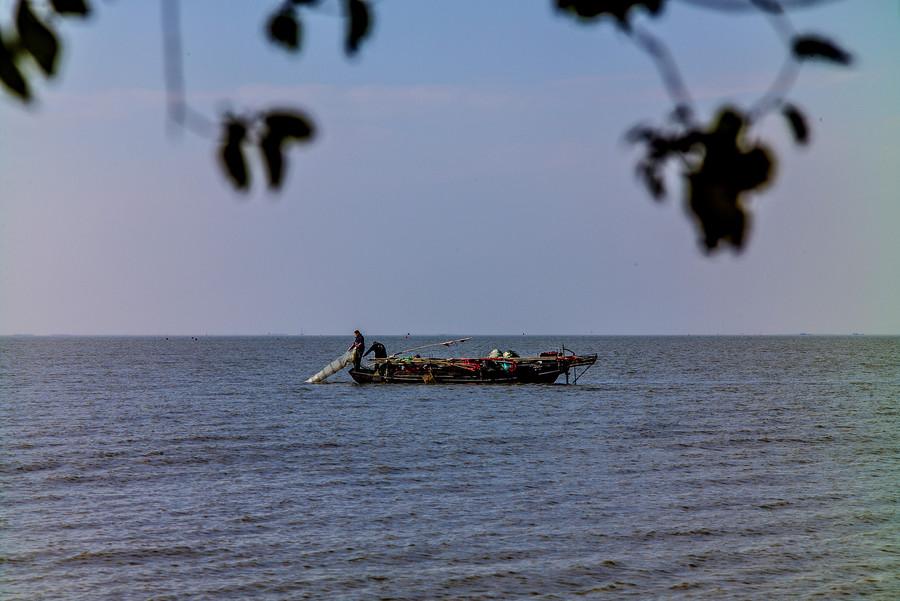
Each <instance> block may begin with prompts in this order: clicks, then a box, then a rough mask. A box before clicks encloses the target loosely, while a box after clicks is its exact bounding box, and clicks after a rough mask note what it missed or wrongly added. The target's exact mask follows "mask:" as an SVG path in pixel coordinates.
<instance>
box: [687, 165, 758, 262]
mask: <svg viewBox="0 0 900 601" xmlns="http://www.w3.org/2000/svg"><path fill="white" fill-rule="evenodd" d="M687 182H688V183H687V188H688V189H687V195H688V206H689V207H690V209H691V212H692V213H693V214H694V216H695V217H696V218H697V221H698V222H699V224H700V228H701V229H702V230H703V244H704V246H706V249H707V250H710V251H711V250H713V249H715V248H716V247H717V246H718V245H719V242H721V241H725V242H728V243H730V244H732V245H733V246H734V247H735V248H736V249H740V248H741V247H742V246H743V244H744V236H745V233H746V228H747V215H746V213H745V211H744V208H743V206H742V205H741V203H740V198H739V195H738V193H737V192H736V191H735V190H734V189H733V188H731V187H730V186H727V185H725V184H723V183H722V182H719V181H716V180H715V178H711V177H710V176H709V174H708V173H705V172H703V171H701V172H698V173H692V174H690V175H688V177H687Z"/></svg>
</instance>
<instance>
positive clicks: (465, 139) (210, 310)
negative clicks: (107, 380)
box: [0, 0, 900, 334]
mask: <svg viewBox="0 0 900 601" xmlns="http://www.w3.org/2000/svg"><path fill="white" fill-rule="evenodd" d="M11 4H12V3H11V2H0V9H2V12H0V14H2V15H4V18H7V16H8V15H9V13H10V6H11ZM276 4H277V3H276V2H270V3H266V2H252V3H251V2H245V3H227V9H223V8H222V7H223V6H226V4H225V3H221V2H215V1H213V0H206V1H203V0H195V1H193V2H183V5H184V6H183V10H182V27H183V33H184V50H185V71H186V77H187V86H188V92H189V99H190V101H191V102H192V104H194V105H195V106H196V107H197V108H198V109H200V110H202V111H204V112H205V113H207V114H209V115H210V116H211V117H216V116H217V115H218V114H219V113H220V112H221V111H223V110H226V109H228V108H232V109H236V110H249V109H257V108H264V107H267V106H271V105H279V106H299V107H303V108H304V109H305V110H307V111H308V112H309V113H310V114H311V115H312V116H313V117H314V118H315V120H316V122H317V124H318V126H319V128H320V136H319V137H318V139H317V140H316V142H315V143H314V144H312V145H310V146H308V147H305V148H302V149H298V150H296V151H294V152H292V153H291V155H290V161H291V169H290V172H289V175H288V178H287V182H286V185H285V187H284V190H283V191H282V193H281V194H279V195H272V194H270V193H268V192H266V191H265V190H264V189H263V186H262V184H263V182H262V178H261V177H260V175H261V174H260V172H259V171H257V172H256V175H257V178H256V181H255V184H256V185H255V187H254V192H252V193H251V194H250V195H247V196H243V195H239V194H236V193H234V192H232V191H231V190H230V188H229V187H228V185H227V184H226V182H225V181H224V179H223V178H222V177H221V174H220V173H219V171H218V167H217V166H216V164H215V162H214V156H213V153H214V146H215V144H214V142H213V141H212V140H207V139H203V138H198V137H195V136H193V135H192V134H190V133H184V132H182V133H181V134H178V133H177V132H175V133H174V134H173V132H172V130H171V128H170V127H168V126H167V124H166V121H165V108H164V102H163V101H164V90H163V77H162V73H163V69H162V49H161V32H160V25H159V24H160V15H159V6H158V4H157V3H156V2H130V3H129V2H116V3H100V2H97V3H95V5H96V11H95V14H94V16H93V18H92V19H90V20H89V21H88V22H86V23H74V24H67V25H65V26H63V36H64V39H65V55H64V58H63V63H62V69H61V70H62V75H61V77H60V78H59V79H58V80H56V81H53V82H51V83H50V84H48V85H42V86H39V89H38V93H37V95H38V96H39V98H40V101H39V103H38V105H37V106H36V107H34V108H28V109H23V108H22V107H21V106H20V105H18V104H17V103H15V102H14V101H12V100H9V99H7V98H3V99H0V131H2V136H3V138H2V142H0V170H2V171H0V174H2V181H3V190H2V193H0V333H5V334H14V333H35V334H53V333H68V334H175V333H184V334H254V333H269V332H272V333H288V334H296V333H300V332H301V331H302V332H304V333H307V334H313V333H344V332H348V331H352V330H353V329H354V328H356V327H359V328H360V329H363V330H364V331H367V332H372V333H400V332H403V333H405V332H414V333H437V332H454V333H518V332H527V333H535V334H537V333H596V334H606V333H608V334H629V333H633V334H653V333H660V334H682V333H694V334H716V333H749V334H757V333H760V334H769V333H795V332H811V333H849V332H865V333H894V334H896V333H900V266H898V265H900V261H898V259H900V236H897V235H896V229H897V224H898V223H900V208H898V200H900V175H898V173H897V164H898V160H900V152H898V150H900V149H898V145H900V85H898V83H897V74H898V73H900V7H898V3H897V2H895V1H893V0H871V1H870V0H866V1H865V2H859V1H851V0H845V1H837V2H831V3H826V4H825V5H823V6H821V7H817V8H813V9H807V10H798V11H795V12H792V14H791V16H792V19H793V21H794V24H795V26H796V28H797V29H798V30H800V31H813V32H822V33H827V34H830V35H831V36H832V37H833V38H835V39H836V40H837V41H839V42H840V43H841V44H842V45H844V46H845V47H847V48H849V49H851V50H852V51H853V52H854V54H855V56H856V57H857V59H858V60H857V62H856V64H855V66H854V68H853V69H851V70H839V69H834V68H828V67H824V66H818V65H811V66H809V67H808V68H805V69H804V70H803V71H802V73H801V76H800V80H799V82H798V84H797V86H796V88H795V90H794V93H793V94H792V97H793V98H794V99H795V100H796V101H797V102H798V104H800V105H801V106H802V107H804V108H805V109H806V110H807V112H808V114H809V115H810V117H811V121H812V125H813V144H812V145H811V146H810V147H808V148H803V149H797V148H795V147H794V146H793V144H792V143H791V142H790V139H789V136H788V134H787V132H786V131H785V129H784V126H783V124H782V123H781V122H780V121H779V120H778V118H776V117H772V118H770V119H769V120H768V121H767V122H765V123H764V124H762V126H761V128H760V129H759V130H758V134H759V135H760V136H761V137H763V138H764V139H765V140H766V142H767V143H769V144H771V145H772V146H773V147H774V148H775V149H776V151H777V153H778V155H779V157H780V159H781V160H780V163H779V172H778V177H777V180H776V183H775V185H774V186H773V187H772V188H771V189H770V190H769V191H767V192H766V193H765V194H762V195H760V196H758V197H756V198H754V199H753V200H752V201H751V204H752V207H753V214H754V223H753V230H752V233H751V239H750V243H749V247H748V248H747V250H746V251H745V252H744V253H743V254H741V255H738V256H736V255H734V254H732V253H729V252H725V253H720V254H718V255H716V256H714V257H711V258H710V257H706V256H704V255H703V254H702V253H701V252H700V250H699V247H698V245H697V232H696V231H695V229H694V227H693V225H692V223H691V222H690V221H689V219H688V217H687V216H686V214H685V212H684V209H683V204H682V199H681V197H680V191H679V188H678V186H677V181H676V180H674V179H673V181H672V188H673V191H674V193H673V194H672V195H671V197H670V198H669V200H668V201H667V202H666V203H663V204H656V203H654V202H653V201H651V200H650V199H649V197H648V196H647V194H646V193H645V191H644V190H643V189H642V187H641V186H640V184H639V183H638V182H637V181H636V180H635V178H634V162H635V160H636V158H637V153H636V151H635V149H632V148H629V147H628V146H627V145H625V144H624V143H623V141H622V138H623V133H624V132H625V131H626V130H627V129H628V128H629V127H630V126H631V125H633V124H635V123H637V122H641V121H658V120H660V119H661V118H662V116H663V115H664V114H665V113H666V112H667V111H668V110H669V108H670V106H669V103H668V101H667V99H666V97H665V94H664V92H663V89H662V87H661V85H660V83H659V80H658V76H657V73H656V71H655V70H654V68H653V66H652V64H651V62H650V61H649V60H648V59H647V57H646V56H645V55H643V54H642V53H641V52H640V51H639V50H638V49H637V48H635V47H634V46H633V45H632V44H631V43H629V42H628V40H627V39H625V38H624V36H623V35H622V34H621V33H619V32H617V31H616V30H615V28H614V27H612V26H611V25H610V24H608V23H607V24H601V25H599V26H598V25H595V26H582V25H579V24H577V23H575V22H573V21H571V20H570V19H568V18H565V17H563V16H560V15H558V14H556V13H555V12H554V11H553V10H552V9H551V3H550V2H549V1H545V0H530V1H527V2H526V1H522V0H495V1H492V2H483V1H475V0H472V1H460V2H453V3H448V2H423V1H415V0H383V1H382V2H379V3H377V4H376V5H375V12H376V25H375V31H374V35H373V36H372V38H371V39H370V40H368V41H367V42H366V43H365V44H364V46H363V48H362V51H361V53H360V55H359V56H358V57H356V58H354V59H349V60H348V59H347V58H346V57H344V56H343V52H342V28H343V22H342V21H341V19H340V18H339V16H338V14H337V12H336V9H335V8H334V6H336V5H332V4H329V3H328V2H326V3H325V6H324V7H323V8H322V9H321V10H320V11H318V12H314V13H310V14H309V16H308V17H307V18H306V19H305V25H306V28H305V34H306V35H305V38H306V39H305V44H304V50H303V53H302V54H301V55H300V56H299V57H296V56H288V55H285V54H284V53H283V52H281V51H279V50H277V49H275V48H272V47H271V46H270V45H269V44H268V43H266V41H265V40H264V38H263V35H262V28H263V23H264V21H265V17H266V15H267V14H268V12H269V11H270V10H271V8H273V7H274V6H275V5H276ZM642 22H644V23H645V25H646V26H647V27H648V28H651V29H652V30H653V31H654V32H656V33H657V34H658V35H659V36H661V37H662V38H663V39H664V40H665V41H666V42H667V43H668V44H669V45H670V47H671V49H672V52H673V53H674V55H675V57H676V59H677V61H678V63H679V65H680V66H681V67H682V70H683V72H684V75H685V78H686V80H687V82H688V85H689V87H690V89H691V91H692V93H693V94H694V96H695V98H696V100H697V104H698V106H699V107H700V108H701V110H703V111H707V112H706V113H704V115H703V116H704V117H708V111H711V110H713V108H714V107H716V106H718V105H719V104H721V103H722V102H725V101H728V102H734V103H736V104H738V105H740V104H746V103H748V102H751V101H752V100H753V99H754V98H756V97H757V96H758V94H759V93H760V92H761V91H762V90H763V89H765V87H766V86H767V85H768V82H769V81H770V80H771V78H772V77H773V75H774V73H775V71H776V69H777V68H778V66H779V65H780V61H781V60H782V57H783V51H782V49H781V47H780V45H779V43H778V41H777V39H776V38H775V36H774V35H773V33H772V31H771V29H770V28H769V27H767V25H766V23H765V21H764V20H763V19H761V18H759V17H758V16H756V15H753V14H751V13H739V14H731V13H719V12H714V11H707V10H701V9H698V8H696V7H693V6H691V5H689V4H686V3H679V2H673V3H670V5H669V7H668V9H667V11H666V14H665V15H664V16H663V17H662V18H661V19H656V20H643V21H642ZM673 176H674V174H673Z"/></svg>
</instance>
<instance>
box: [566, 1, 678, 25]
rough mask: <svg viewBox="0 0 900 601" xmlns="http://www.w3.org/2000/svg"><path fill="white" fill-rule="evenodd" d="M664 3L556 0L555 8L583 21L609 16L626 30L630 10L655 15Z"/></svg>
mask: <svg viewBox="0 0 900 601" xmlns="http://www.w3.org/2000/svg"><path fill="white" fill-rule="evenodd" d="M664 3H665V0H556V8H557V10H559V11H562V12H566V13H569V14H571V15H574V16H576V17H578V18H579V19H581V20H583V21H591V20H594V19H597V18H599V17H602V16H603V15H609V16H611V17H615V19H616V20H617V21H618V22H619V26H620V27H622V28H623V29H628V13H629V11H631V9H633V8H637V7H643V8H645V9H646V10H647V12H649V13H650V14H652V15H656V14H659V12H660V11H661V10H662V8H663V4H664Z"/></svg>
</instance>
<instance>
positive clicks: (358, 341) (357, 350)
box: [347, 330, 366, 369]
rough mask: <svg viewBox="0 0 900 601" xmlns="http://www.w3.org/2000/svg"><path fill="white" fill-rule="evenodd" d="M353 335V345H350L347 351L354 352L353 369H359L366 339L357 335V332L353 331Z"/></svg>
mask: <svg viewBox="0 0 900 601" xmlns="http://www.w3.org/2000/svg"><path fill="white" fill-rule="evenodd" d="M353 333H354V334H356V338H354V339H353V344H351V345H350V346H349V347H348V348H347V350H348V351H351V350H352V351H354V352H353V369H359V363H360V361H362V354H363V349H364V348H366V339H365V338H363V335H362V334H360V333H359V330H353Z"/></svg>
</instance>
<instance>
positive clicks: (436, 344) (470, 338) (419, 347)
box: [391, 336, 472, 357]
mask: <svg viewBox="0 0 900 601" xmlns="http://www.w3.org/2000/svg"><path fill="white" fill-rule="evenodd" d="M466 340H472V337H471V336H469V337H468V338H457V339H456V340H445V341H444V342H432V343H431V344H423V345H422V346H415V347H413V348H408V349H406V350H404V351H397V352H396V353H394V354H393V355H391V357H398V356H400V355H402V354H403V353H411V352H413V351H419V350H422V349H423V348H431V347H433V346H448V347H449V346H453V345H454V344H460V343H462V342H465V341H466Z"/></svg>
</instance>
